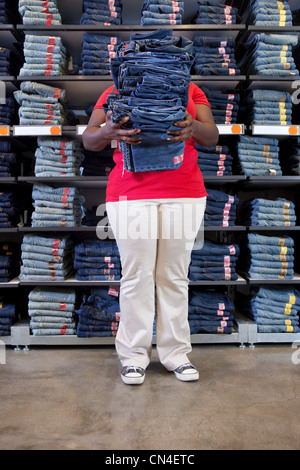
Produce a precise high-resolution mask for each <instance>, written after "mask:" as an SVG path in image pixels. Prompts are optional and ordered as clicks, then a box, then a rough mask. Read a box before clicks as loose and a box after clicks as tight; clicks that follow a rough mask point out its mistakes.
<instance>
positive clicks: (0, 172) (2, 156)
mask: <svg viewBox="0 0 300 470" xmlns="http://www.w3.org/2000/svg"><path fill="white" fill-rule="evenodd" d="M0 113H1V111H0ZM18 168H19V164H18V159H17V155H16V152H15V149H14V147H13V144H12V142H11V141H10V140H0V178H7V177H11V176H16V175H17V173H18Z"/></svg>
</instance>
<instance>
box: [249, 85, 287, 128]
mask: <svg viewBox="0 0 300 470" xmlns="http://www.w3.org/2000/svg"><path fill="white" fill-rule="evenodd" d="M292 111H293V103H292V95H291V94H290V93H288V92H285V91H277V90H251V91H250V92H248V93H247V94H246V95H245V97H244V98H243V100H242V103H241V105H240V116H241V119H242V121H243V122H244V123H245V124H258V125H272V126H277V125H282V126H288V125H291V124H292V114H293V113H292Z"/></svg>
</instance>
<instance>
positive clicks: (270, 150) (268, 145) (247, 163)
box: [237, 136, 282, 176]
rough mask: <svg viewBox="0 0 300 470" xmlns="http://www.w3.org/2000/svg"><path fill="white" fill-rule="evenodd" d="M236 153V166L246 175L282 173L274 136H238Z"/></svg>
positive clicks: (277, 174)
mask: <svg viewBox="0 0 300 470" xmlns="http://www.w3.org/2000/svg"><path fill="white" fill-rule="evenodd" d="M237 154H238V162H237V168H238V169H239V170H240V172H241V173H243V174H244V175H246V176H281V175H282V170H281V167H280V161H279V141H278V139H276V138H273V137H252V136H240V138H239V141H238V143H237Z"/></svg>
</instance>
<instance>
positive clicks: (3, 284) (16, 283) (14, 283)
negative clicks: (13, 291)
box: [0, 277, 20, 289]
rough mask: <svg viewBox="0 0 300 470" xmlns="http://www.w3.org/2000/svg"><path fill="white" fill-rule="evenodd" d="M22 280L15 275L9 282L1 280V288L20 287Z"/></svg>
mask: <svg viewBox="0 0 300 470" xmlns="http://www.w3.org/2000/svg"><path fill="white" fill-rule="evenodd" d="M19 284H20V281H19V278H18V277H15V278H14V279H12V280H11V281H9V282H0V289H6V288H14V287H19Z"/></svg>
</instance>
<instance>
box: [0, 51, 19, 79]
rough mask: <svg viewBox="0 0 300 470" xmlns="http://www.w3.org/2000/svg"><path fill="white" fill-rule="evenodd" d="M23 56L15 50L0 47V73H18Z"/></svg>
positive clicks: (15, 74) (14, 74)
mask: <svg viewBox="0 0 300 470" xmlns="http://www.w3.org/2000/svg"><path fill="white" fill-rule="evenodd" d="M23 62H24V58H23V57H22V56H21V55H20V54H19V53H18V52H17V51H16V50H12V49H10V48H7V47H0V75H13V76H15V77H16V76H17V75H19V72H20V68H21V67H22V65H23Z"/></svg>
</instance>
